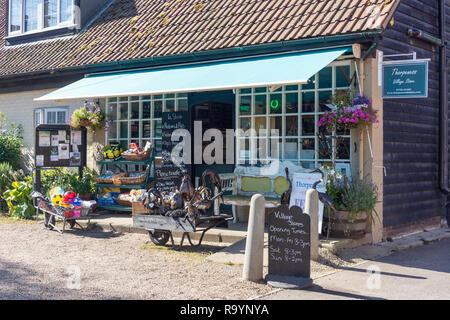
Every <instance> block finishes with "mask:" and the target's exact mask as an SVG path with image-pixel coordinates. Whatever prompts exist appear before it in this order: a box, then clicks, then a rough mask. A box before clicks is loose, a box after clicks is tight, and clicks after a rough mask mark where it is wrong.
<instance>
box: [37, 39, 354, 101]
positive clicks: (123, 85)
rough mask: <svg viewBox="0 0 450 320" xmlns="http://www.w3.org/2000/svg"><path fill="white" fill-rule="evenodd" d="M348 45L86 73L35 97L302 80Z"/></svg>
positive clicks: (69, 97)
mask: <svg viewBox="0 0 450 320" xmlns="http://www.w3.org/2000/svg"><path fill="white" fill-rule="evenodd" d="M349 49H350V48H348V47H347V48H337V49H328V50H320V51H308V52H301V53H292V54H284V55H272V56H265V57H257V58H249V59H236V60H229V61H222V62H213V63H204V64H191V65H185V66H173V67H165V68H157V69H156V68H155V69H145V70H138V71H127V72H116V73H107V74H94V75H89V76H87V77H85V78H83V79H81V80H79V81H76V82H74V83H72V84H70V85H68V86H66V87H63V88H61V89H57V90H55V91H53V92H51V93H49V94H46V95H44V96H42V97H40V98H36V99H35V101H55V100H56V101H57V100H74V99H86V98H106V97H120V96H139V95H148V94H162V93H182V92H200V91H212V90H226V89H238V88H250V87H261V86H280V85H289V84H301V83H306V82H307V81H308V79H309V78H311V77H312V76H313V75H314V74H316V73H317V72H318V71H320V70H321V69H323V68H324V67H326V66H327V65H328V64H330V63H331V62H333V61H334V60H336V59H337V58H338V57H339V56H341V55H342V54H344V53H345V52H346V51H347V50H349Z"/></svg>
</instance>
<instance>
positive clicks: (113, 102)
mask: <svg viewBox="0 0 450 320" xmlns="http://www.w3.org/2000/svg"><path fill="white" fill-rule="evenodd" d="M159 97H161V98H159ZM182 100H185V103H184V105H185V106H186V108H189V105H188V97H187V94H164V95H148V96H139V97H138V96H135V97H110V98H107V99H106V118H107V119H111V117H112V118H113V119H114V121H113V122H112V124H111V126H115V130H116V131H115V132H116V136H111V131H108V132H105V144H106V145H107V144H109V143H110V142H111V141H119V142H123V141H126V146H127V147H128V145H129V144H130V142H131V141H137V142H138V145H139V146H140V147H144V146H145V143H146V142H147V141H150V142H151V143H152V145H154V146H156V145H157V144H156V142H157V141H161V140H162V137H158V136H156V134H155V133H156V132H157V130H158V129H159V128H157V127H156V125H157V122H158V121H162V118H156V117H155V113H154V112H155V108H154V105H155V104H154V103H155V101H158V102H159V101H161V102H162V110H161V112H166V111H167V108H166V105H167V102H168V101H174V110H175V111H180V101H182ZM135 103H139V117H138V118H136V119H132V118H131V117H132V114H131V111H132V105H133V104H135ZM144 103H150V117H149V118H144V117H143V105H144ZM121 104H127V105H128V109H127V119H121V118H120V105H121ZM114 106H115V107H116V114H114V115H111V114H110V112H109V110H110V107H114ZM124 122H126V123H128V132H127V137H125V138H124V137H121V136H120V124H121V123H124ZM132 122H139V134H138V137H137V138H136V137H134V138H132V137H131V123H132ZM143 122H150V124H151V126H150V136H149V137H144V123H143Z"/></svg>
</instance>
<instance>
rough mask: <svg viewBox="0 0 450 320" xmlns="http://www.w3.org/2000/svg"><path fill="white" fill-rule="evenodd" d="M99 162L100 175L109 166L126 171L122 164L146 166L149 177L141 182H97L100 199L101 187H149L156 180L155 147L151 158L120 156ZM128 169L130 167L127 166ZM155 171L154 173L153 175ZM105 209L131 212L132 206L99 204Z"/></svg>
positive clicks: (97, 192)
mask: <svg viewBox="0 0 450 320" xmlns="http://www.w3.org/2000/svg"><path fill="white" fill-rule="evenodd" d="M97 164H98V165H99V166H100V175H103V174H104V172H105V171H106V170H107V169H108V167H109V166H114V167H116V168H117V169H119V170H120V171H121V172H125V171H126V170H124V169H123V168H121V167H119V166H120V165H126V166H129V165H135V166H139V165H142V166H145V167H146V171H147V177H146V180H145V182H144V183H141V184H112V183H111V184H109V183H96V184H95V185H94V186H95V190H96V191H95V199H96V200H98V194H99V189H101V188H120V189H147V186H148V185H149V184H150V183H152V182H154V181H155V176H154V172H155V148H153V149H152V153H151V156H150V158H148V159H146V160H142V161H129V160H125V159H123V158H119V159H118V160H100V161H97ZM127 169H128V167H127ZM152 173H153V175H152ZM98 207H99V208H101V209H103V210H109V211H121V212H124V211H125V212H131V207H127V206H121V205H118V204H117V205H105V206H98Z"/></svg>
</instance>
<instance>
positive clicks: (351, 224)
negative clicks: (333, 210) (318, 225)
mask: <svg viewBox="0 0 450 320" xmlns="http://www.w3.org/2000/svg"><path fill="white" fill-rule="evenodd" d="M337 214H338V215H339V217H340V218H341V221H342V223H341V221H339V219H338V218H337V217H331V229H330V237H333V238H351V239H358V238H362V237H364V234H365V233H366V226H367V217H368V216H367V213H366V212H363V211H362V212H358V213H357V214H356V215H355V214H352V216H351V217H350V212H348V211H338V212H337ZM323 224H324V225H325V226H328V216H327V214H324V216H323Z"/></svg>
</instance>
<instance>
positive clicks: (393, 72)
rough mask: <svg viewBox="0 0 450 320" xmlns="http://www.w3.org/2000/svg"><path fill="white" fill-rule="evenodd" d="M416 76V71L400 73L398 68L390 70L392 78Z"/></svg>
mask: <svg viewBox="0 0 450 320" xmlns="http://www.w3.org/2000/svg"><path fill="white" fill-rule="evenodd" d="M416 74H417V70H409V71H400V70H398V68H393V69H392V75H393V76H400V77H404V76H415V75H416Z"/></svg>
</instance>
